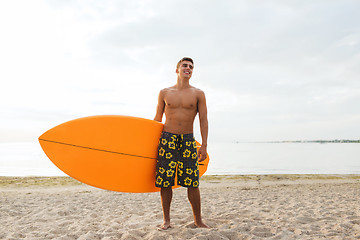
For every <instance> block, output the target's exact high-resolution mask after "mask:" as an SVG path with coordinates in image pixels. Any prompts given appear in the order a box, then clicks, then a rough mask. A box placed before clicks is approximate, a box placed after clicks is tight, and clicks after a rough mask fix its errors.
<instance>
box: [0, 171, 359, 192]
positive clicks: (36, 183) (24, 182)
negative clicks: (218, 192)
mask: <svg viewBox="0 0 360 240" xmlns="http://www.w3.org/2000/svg"><path fill="white" fill-rule="evenodd" d="M351 181H359V182H360V174H264V175H258V174H249V175H240V174H237V175H204V176H202V177H201V178H200V182H201V183H205V184H207V183H218V182H224V183H225V182H226V183H238V184H249V183H259V184H261V183H263V184H272V185H273V184H275V185H276V184H283V183H284V182H286V183H288V184H295V183H306V182H310V183H314V182H318V183H326V182H351ZM81 185H84V186H88V185H87V184H85V183H82V182H80V181H78V180H76V179H74V178H72V177H69V176H48V177H47V176H27V177H16V176H14V177H11V176H0V189H1V188H12V187H14V188H22V187H25V188H26V187H64V186H81Z"/></svg>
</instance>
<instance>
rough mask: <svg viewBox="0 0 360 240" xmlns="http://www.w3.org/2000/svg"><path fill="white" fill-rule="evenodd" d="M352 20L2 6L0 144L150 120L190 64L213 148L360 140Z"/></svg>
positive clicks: (322, 8) (140, 7)
mask: <svg viewBox="0 0 360 240" xmlns="http://www.w3.org/2000/svg"><path fill="white" fill-rule="evenodd" d="M359 12H360V2H359V1H357V0H313V1H303V0H286V1H285V0H268V1H260V0H248V1H238V0H228V1H207V0H206V1H205V0H199V1H188V0H182V1H178V0H174V1H166V0H158V1H155V0H154V1H152V0H140V1H82V0H79V1H76V0H74V1H70V0H69V1H53V0H48V1H40V0H33V1H27V0H24V1H20V0H14V1H1V2H0V32H1V38H0V81H1V87H0V115H1V117H0V133H1V134H0V142H26V141H36V140H37V138H38V137H39V136H40V135H41V134H42V133H43V132H45V131H46V130H48V129H50V128H52V127H54V126H56V125H58V124H60V123H63V122H66V121H69V120H72V119H75V118H79V117H85V116H92V115H102V114H118V115H129V116H137V117H143V118H149V119H153V118H154V115H155V108H156V104H157V96H158V93H159V91H160V90H161V89H162V88H165V87H169V86H172V85H174V84H175V83H176V77H177V76H176V73H175V68H176V63H177V62H178V61H179V60H180V59H181V58H182V57H185V56H187V57H192V58H193V59H194V63H195V64H194V65H195V69H194V72H193V76H192V78H191V80H190V83H191V84H192V85H193V86H195V87H198V88H200V89H202V90H203V91H204V92H205V94H206V99H207V106H208V118H209V144H211V143H212V142H213V143H215V142H234V141H272V140H306V139H308V140H310V139H359V138H360V137H359V136H360V124H359V123H360V108H359V103H360V81H359V77H360V67H359V63H360V24H359V23H360V15H359ZM195 136H196V138H198V139H200V133H199V124H198V119H196V122H195Z"/></svg>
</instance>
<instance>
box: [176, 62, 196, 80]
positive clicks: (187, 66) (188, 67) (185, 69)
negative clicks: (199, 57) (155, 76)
mask: <svg viewBox="0 0 360 240" xmlns="http://www.w3.org/2000/svg"><path fill="white" fill-rule="evenodd" d="M193 69H194V65H193V64H192V63H191V62H190V61H182V62H181V63H180V66H179V68H178V69H176V73H177V74H178V75H179V76H180V77H181V78H191V75H192V71H193Z"/></svg>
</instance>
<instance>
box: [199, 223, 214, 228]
mask: <svg viewBox="0 0 360 240" xmlns="http://www.w3.org/2000/svg"><path fill="white" fill-rule="evenodd" d="M195 226H196V227H198V228H211V227H209V226H208V225H206V224H205V223H203V222H199V223H195Z"/></svg>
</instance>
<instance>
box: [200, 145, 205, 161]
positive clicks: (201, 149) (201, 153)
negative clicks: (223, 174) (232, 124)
mask: <svg viewBox="0 0 360 240" xmlns="http://www.w3.org/2000/svg"><path fill="white" fill-rule="evenodd" d="M206 157H207V151H206V147H205V146H201V147H200V149H199V162H202V161H204V160H205V159H206Z"/></svg>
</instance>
